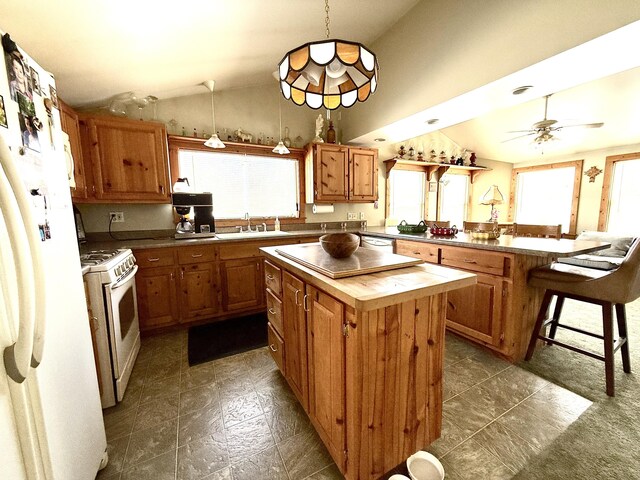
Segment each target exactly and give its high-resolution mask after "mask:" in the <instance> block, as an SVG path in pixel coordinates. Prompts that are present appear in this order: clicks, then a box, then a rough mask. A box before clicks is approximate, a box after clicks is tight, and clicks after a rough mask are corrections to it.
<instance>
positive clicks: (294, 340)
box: [261, 244, 476, 480]
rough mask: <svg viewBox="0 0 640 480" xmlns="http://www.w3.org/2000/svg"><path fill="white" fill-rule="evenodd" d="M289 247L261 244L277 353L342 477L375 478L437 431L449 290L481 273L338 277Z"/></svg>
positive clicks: (425, 267) (428, 270) (431, 268)
mask: <svg viewBox="0 0 640 480" xmlns="http://www.w3.org/2000/svg"><path fill="white" fill-rule="evenodd" d="M291 247H292V248H304V246H302V247H300V246H291ZM310 247H313V245H311V246H310ZM316 247H318V248H319V245H317V244H316ZM286 249H287V247H266V248H262V249H261V251H262V252H263V254H264V255H265V257H266V260H265V278H266V287H267V306H268V317H269V346H270V349H271V352H272V355H273V358H274V360H275V361H276V363H277V364H278V367H279V368H280V370H281V371H282V373H283V375H284V376H285V378H286V379H287V381H288V383H289V385H290V386H291V388H292V390H293V391H294V393H295V394H296V396H297V398H298V400H299V401H300V403H301V404H302V406H303V407H304V409H305V410H306V412H307V413H308V415H309V418H310V419H311V422H312V423H313V425H314V427H315V429H316V431H317V432H318V434H319V435H320V437H321V438H322V440H323V442H324V444H325V445H326V447H327V449H328V450H329V452H330V454H331V456H332V457H333V459H334V461H335V462H336V464H337V466H338V468H339V469H340V471H341V472H342V473H343V475H344V476H345V478H347V479H349V480H355V479H376V478H379V477H380V476H382V475H383V474H384V473H385V472H387V471H389V470H391V469H392V468H394V467H395V466H397V465H398V464H400V463H402V462H403V461H405V460H406V459H407V457H409V456H410V455H411V454H413V453H415V452H416V451H417V450H420V449H423V448H425V447H426V446H428V445H429V444H431V443H432V442H433V441H434V440H436V439H437V438H438V437H439V436H440V430H441V425H442V369H443V356H444V333H445V311H446V298H447V292H450V291H453V290H454V289H458V288H464V287H470V286H473V285H474V284H475V282H476V275H475V274H473V273H469V272H464V271H460V270H454V269H450V268H443V267H441V266H438V265H432V264H428V263H422V264H420V265H414V266H408V267H405V268H400V269H394V270H388V271H382V272H377V273H368V274H363V275H357V276H352V277H348V278H339V279H332V278H330V277H328V276H326V275H323V274H321V273H318V272H317V271H315V270H314V269H312V268H309V267H308V266H305V265H302V264H300V263H298V262H296V261H294V260H292V259H290V258H287V257H286V256H284V255H282V254H281V253H280V251H283V252H284V251H285V250H286ZM375 253H377V252H375ZM379 255H380V256H381V257H389V258H391V257H395V256H394V255H391V254H382V253H380V254H379ZM396 258H397V257H396ZM409 260H410V259H409ZM337 262H340V260H338V261H337Z"/></svg>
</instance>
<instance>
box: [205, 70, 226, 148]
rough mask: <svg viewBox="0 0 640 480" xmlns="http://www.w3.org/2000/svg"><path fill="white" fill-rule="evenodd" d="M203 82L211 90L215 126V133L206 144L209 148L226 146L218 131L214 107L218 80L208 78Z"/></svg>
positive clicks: (213, 123)
mask: <svg viewBox="0 0 640 480" xmlns="http://www.w3.org/2000/svg"><path fill="white" fill-rule="evenodd" d="M202 84H203V85H204V86H205V87H207V88H208V89H209V91H210V92H211V123H212V127H213V134H212V135H211V138H210V139H209V140H207V141H206V142H204V145H205V146H206V147H209V148H226V145H225V144H224V143H222V140H220V138H219V137H218V134H217V133H216V114H215V110H214V108H213V89H214V87H215V86H216V82H214V81H213V80H207V81H205V82H202Z"/></svg>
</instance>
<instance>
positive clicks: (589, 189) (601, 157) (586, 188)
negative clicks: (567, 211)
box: [514, 144, 640, 233]
mask: <svg viewBox="0 0 640 480" xmlns="http://www.w3.org/2000/svg"><path fill="white" fill-rule="evenodd" d="M634 152H640V144H635V145H626V146H621V147H613V148H607V149H604V150H592V151H590V152H582V153H576V154H573V155H563V156H558V157H547V158H544V159H540V160H537V161H531V162H522V163H518V164H516V165H514V167H516V168H517V167H528V166H531V165H544V164H548V163H555V162H567V161H573V160H584V163H583V165H582V167H583V176H582V183H581V187H580V199H579V204H578V224H577V229H576V231H577V232H578V233H579V232H581V231H583V230H598V216H599V213H600V198H601V196H602V181H603V179H604V165H605V161H606V159H607V156H611V155H621V154H623V153H634ZM593 166H595V167H597V168H599V169H601V170H603V173H601V174H600V175H598V176H597V177H596V180H595V182H594V183H589V178H588V177H587V176H585V175H584V172H586V171H587V170H589V168H591V167H593Z"/></svg>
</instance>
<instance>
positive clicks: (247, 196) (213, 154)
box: [169, 136, 304, 226]
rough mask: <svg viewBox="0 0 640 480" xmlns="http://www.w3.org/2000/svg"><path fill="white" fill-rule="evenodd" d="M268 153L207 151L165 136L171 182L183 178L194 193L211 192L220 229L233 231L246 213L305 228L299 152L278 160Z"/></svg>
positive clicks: (256, 148)
mask: <svg viewBox="0 0 640 480" xmlns="http://www.w3.org/2000/svg"><path fill="white" fill-rule="evenodd" d="M272 148H273V147H267V146H262V145H242V144H233V143H229V144H227V148H225V149H224V150H212V149H210V148H208V147H205V146H204V145H203V143H202V141H201V140H200V139H196V138H194V139H191V138H182V137H171V136H170V137H169V160H170V166H171V177H172V182H175V181H176V180H177V178H178V177H187V178H188V179H189V183H190V185H191V188H192V190H193V191H196V192H211V194H212V199H213V214H214V216H215V217H216V221H217V222H219V223H220V224H221V225H222V226H231V225H235V223H237V220H238V219H241V218H243V217H244V216H245V214H247V213H248V214H249V215H250V216H251V217H252V218H263V219H265V220H266V223H272V221H273V220H272V219H274V218H275V217H276V216H277V217H279V218H281V219H287V218H288V219H290V220H289V222H296V223H297V222H304V210H302V211H300V205H301V203H300V202H301V196H302V195H304V189H303V187H302V186H301V184H300V178H301V175H303V171H302V168H303V167H304V151H302V150H295V149H294V150H293V151H292V153H291V154H290V155H278V154H274V153H272V152H271V150H272Z"/></svg>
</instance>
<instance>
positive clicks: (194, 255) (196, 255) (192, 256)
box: [191, 253, 202, 258]
mask: <svg viewBox="0 0 640 480" xmlns="http://www.w3.org/2000/svg"><path fill="white" fill-rule="evenodd" d="M201 256H202V253H192V254H191V258H200V257H201Z"/></svg>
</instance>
